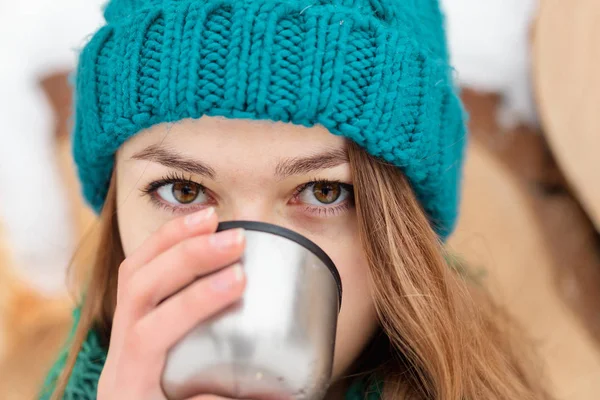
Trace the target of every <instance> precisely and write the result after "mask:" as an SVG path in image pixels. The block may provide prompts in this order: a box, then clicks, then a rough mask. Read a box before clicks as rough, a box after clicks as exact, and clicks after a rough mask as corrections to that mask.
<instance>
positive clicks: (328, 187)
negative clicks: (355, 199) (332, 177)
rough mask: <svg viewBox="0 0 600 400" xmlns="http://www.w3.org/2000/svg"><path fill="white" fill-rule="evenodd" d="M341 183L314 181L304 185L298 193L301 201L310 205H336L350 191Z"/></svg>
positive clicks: (346, 197) (344, 199)
mask: <svg viewBox="0 0 600 400" xmlns="http://www.w3.org/2000/svg"><path fill="white" fill-rule="evenodd" d="M346 186H347V185H344V184H342V183H338V182H315V183H311V184H309V185H308V186H306V187H305V188H304V189H303V190H302V192H300V194H299V195H298V199H300V200H301V201H302V202H304V203H307V204H312V205H317V206H318V205H328V206H330V205H336V204H339V203H343V202H344V201H346V200H347V199H348V196H349V195H350V191H349V190H348V188H347V187H346Z"/></svg>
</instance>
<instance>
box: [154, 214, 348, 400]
mask: <svg viewBox="0 0 600 400" xmlns="http://www.w3.org/2000/svg"><path fill="white" fill-rule="evenodd" d="M232 228H244V229H245V230H246V249H245V252H244V254H243V256H242V259H241V263H242V265H243V267H244V271H245V273H246V277H247V286H246V290H245V292H244V295H243V298H242V299H241V300H240V301H239V302H238V303H237V304H235V305H233V306H232V307H230V308H228V309H227V310H224V311H223V312H222V313H220V314H218V315H216V316H214V317H213V318H211V319H210V320H207V321H203V322H202V323H200V324H199V325H198V326H197V327H196V328H195V329H194V330H192V331H191V332H189V333H188V334H187V335H186V336H185V337H184V338H183V339H182V340H181V341H179V342H178V343H177V344H176V345H175V346H174V347H173V348H171V349H170V351H169V354H168V356H167V360H166V364H165V368H164V371H163V375H162V382H161V383H162V388H163V390H164V393H165V395H166V396H167V398H168V399H170V400H183V399H187V398H189V397H191V396H194V395H198V394H215V395H220V396H224V397H230V398H237V399H253V400H271V399H272V400H275V399H277V400H284V399H286V400H289V399H308V400H319V399H322V398H323V397H324V396H325V392H326V391H327V388H328V385H329V382H330V379H331V372H332V366H333V352H334V348H335V334H336V327H337V318H338V313H339V310H340V307H341V300H342V283H341V279H340V276H339V273H338V271H337V269H336V267H335V265H334V264H333V262H332V261H331V259H330V258H329V257H328V256H327V254H325V252H324V251H323V250H321V249H320V248H319V247H318V246H317V245H316V244H314V243H313V242H311V241H310V240H308V239H307V238H305V237H303V236H301V235H299V234H298V233H295V232H292V231H290V230H288V229H285V228H282V227H279V226H275V225H271V224H266V223H260V222H249V221H232V222H225V223H221V224H220V225H219V228H218V230H219V231H222V230H226V229H232Z"/></svg>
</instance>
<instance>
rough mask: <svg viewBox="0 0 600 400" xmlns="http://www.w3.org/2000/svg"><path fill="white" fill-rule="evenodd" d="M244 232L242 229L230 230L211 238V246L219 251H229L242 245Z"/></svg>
mask: <svg viewBox="0 0 600 400" xmlns="http://www.w3.org/2000/svg"><path fill="white" fill-rule="evenodd" d="M243 240H244V230H243V229H242V228H236V229H228V230H226V231H222V232H218V233H215V234H213V235H211V236H210V238H209V242H210V244H211V245H212V246H213V247H215V248H217V249H227V248H230V247H232V246H235V245H238V244H240V243H242V241H243Z"/></svg>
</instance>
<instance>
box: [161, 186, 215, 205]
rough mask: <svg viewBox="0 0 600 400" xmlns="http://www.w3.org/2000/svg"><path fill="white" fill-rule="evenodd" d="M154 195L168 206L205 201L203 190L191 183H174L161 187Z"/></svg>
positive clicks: (205, 196)
mask: <svg viewBox="0 0 600 400" xmlns="http://www.w3.org/2000/svg"><path fill="white" fill-rule="evenodd" d="M156 194H157V195H158V196H159V197H160V198H161V199H162V200H163V201H165V202H167V203H169V204H174V205H177V204H184V205H187V204H201V203H205V202H206V200H207V195H206V193H205V191H204V188H203V187H202V186H201V185H199V184H197V183H193V182H175V183H168V184H165V185H162V186H161V187H159V188H158V189H157V190H156Z"/></svg>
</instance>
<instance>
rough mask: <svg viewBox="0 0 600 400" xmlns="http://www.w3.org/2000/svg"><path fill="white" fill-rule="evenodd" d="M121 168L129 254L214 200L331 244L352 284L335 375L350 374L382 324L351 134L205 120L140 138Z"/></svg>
mask: <svg viewBox="0 0 600 400" xmlns="http://www.w3.org/2000/svg"><path fill="white" fill-rule="evenodd" d="M116 170H117V204H118V219H119V229H120V233H121V240H122V243H123V248H124V250H125V255H126V256H127V255H129V254H131V253H132V252H133V251H134V250H135V249H136V248H137V247H138V246H139V245H140V244H141V243H142V242H143V241H144V240H145V239H146V238H147V237H148V236H149V235H151V234H152V233H153V232H154V231H156V230H157V229H158V228H159V227H160V226H161V225H162V224H164V223H165V222H166V221H168V220H169V219H171V218H174V217H176V216H178V215H181V214H187V213H191V212H193V211H197V210H199V209H202V208H205V207H209V206H213V207H215V209H216V211H217V213H218V215H219V219H220V220H221V221H227V220H253V221H263V222H269V223H272V224H276V225H280V226H283V227H286V228H288V229H291V230H294V231H296V232H298V233H300V234H303V235H304V236H306V237H308V238H309V239H311V240H312V241H314V242H315V243H317V244H318V245H319V246H320V247H321V248H323V249H324V250H325V252H327V254H329V256H330V257H331V258H332V260H333V261H334V263H335V264H336V266H337V267H338V269H339V272H340V275H341V277H342V282H343V286H344V301H343V306H342V310H341V314H340V317H339V322H338V333H337V343H336V351H335V362H334V377H335V378H338V377H340V376H341V375H342V374H344V373H345V372H347V370H348V368H349V367H350V365H351V363H352V362H353V361H354V360H355V359H356V358H357V357H358V355H359V354H360V352H361V350H362V349H363V348H364V346H365V345H366V344H367V342H368V341H369V340H370V339H371V337H372V335H373V334H374V332H375V330H376V328H377V322H376V314H375V311H374V307H373V302H372V300H371V296H370V294H369V293H370V291H369V288H368V282H367V281H368V279H367V263H366V261H365V255H364V252H363V250H362V246H360V240H359V236H358V227H357V218H356V212H355V209H354V204H353V201H352V200H353V199H352V197H353V196H352V179H351V176H350V166H349V163H348V159H347V153H346V142H345V139H344V138H342V137H338V136H334V135H332V134H330V133H329V132H328V131H327V130H326V129H325V128H322V127H313V128H306V127H301V126H296V125H292V124H284V123H272V122H268V121H251V120H229V119H224V118H213V117H203V118H202V119H200V120H185V121H181V122H178V123H176V124H170V125H166V124H163V125H158V126H155V127H153V128H151V129H149V130H147V131H144V132H142V133H140V134H138V135H136V136H135V137H133V138H132V139H131V140H129V141H128V142H127V143H125V144H124V145H123V146H122V147H121V149H120V150H119V152H118V153H117V160H116ZM315 182H317V183H315Z"/></svg>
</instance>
